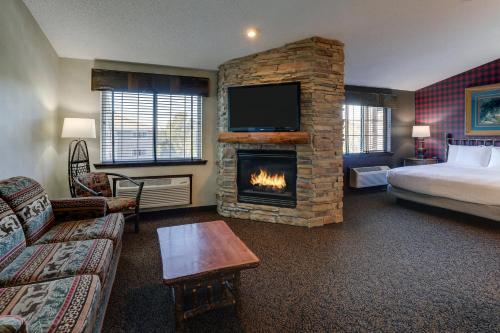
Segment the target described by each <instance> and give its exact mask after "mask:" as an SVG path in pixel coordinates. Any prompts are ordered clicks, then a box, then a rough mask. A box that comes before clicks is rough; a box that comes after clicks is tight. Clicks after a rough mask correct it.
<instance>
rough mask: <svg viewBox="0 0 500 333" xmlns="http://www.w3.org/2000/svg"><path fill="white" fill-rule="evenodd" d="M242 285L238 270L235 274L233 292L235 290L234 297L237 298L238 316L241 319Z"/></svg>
mask: <svg viewBox="0 0 500 333" xmlns="http://www.w3.org/2000/svg"><path fill="white" fill-rule="evenodd" d="M240 285H241V280H240V272H236V273H235V274H234V281H233V289H234V290H233V292H234V298H235V300H236V304H235V305H236V316H238V318H240V319H241V314H242V313H241V295H240Z"/></svg>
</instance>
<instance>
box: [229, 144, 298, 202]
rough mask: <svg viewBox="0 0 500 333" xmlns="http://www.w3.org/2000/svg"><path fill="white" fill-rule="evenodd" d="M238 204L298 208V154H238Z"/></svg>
mask: <svg viewBox="0 0 500 333" xmlns="http://www.w3.org/2000/svg"><path fill="white" fill-rule="evenodd" d="M237 155H238V170H237V186H238V201H239V202H247V203H254V204H259V205H269V206H278V207H295V206H296V205H297V188H296V186H297V153H296V152H295V151H290V150H238V152H237Z"/></svg>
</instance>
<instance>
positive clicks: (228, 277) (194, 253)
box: [157, 221, 260, 330]
mask: <svg viewBox="0 0 500 333" xmlns="http://www.w3.org/2000/svg"><path fill="white" fill-rule="evenodd" d="M157 232H158V239H159V241H160V250H161V259H162V264H163V283H164V284H166V285H167V286H169V287H171V288H172V292H173V295H174V299H175V319H176V328H177V329H179V330H182V329H183V327H184V326H183V325H184V321H185V320H186V319H189V318H192V317H194V316H196V315H198V314H200V313H203V312H206V311H209V310H213V309H218V308H221V307H224V306H230V305H234V306H235V307H236V313H237V314H239V312H240V307H241V300H240V293H239V287H240V271H242V270H244V269H249V268H255V267H257V266H258V265H259V263H260V260H259V258H257V256H256V255H255V254H254V253H253V252H252V251H250V249H249V248H248V247H247V246H246V245H245V243H243V242H242V241H241V239H239V238H238V236H236V235H235V234H234V233H233V231H232V230H231V229H230V228H229V226H228V225H227V224H226V222H224V221H214V222H205V223H195V224H186V225H179V226H174V227H166V228H160V229H158V230H157Z"/></svg>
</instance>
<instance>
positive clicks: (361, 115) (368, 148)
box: [343, 105, 391, 154]
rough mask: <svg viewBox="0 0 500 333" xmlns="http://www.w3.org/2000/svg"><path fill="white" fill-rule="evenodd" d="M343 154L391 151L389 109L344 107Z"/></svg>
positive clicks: (357, 106)
mask: <svg viewBox="0 0 500 333" xmlns="http://www.w3.org/2000/svg"><path fill="white" fill-rule="evenodd" d="M343 118H344V154H355V153H371V152H384V151H390V150H391V109H390V108H384V107H372V106H360V105H344V109H343Z"/></svg>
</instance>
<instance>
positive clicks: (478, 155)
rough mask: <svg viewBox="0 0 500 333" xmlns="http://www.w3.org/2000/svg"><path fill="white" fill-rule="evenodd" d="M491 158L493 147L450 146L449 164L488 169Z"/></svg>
mask: <svg viewBox="0 0 500 333" xmlns="http://www.w3.org/2000/svg"><path fill="white" fill-rule="evenodd" d="M490 157H491V146H460V145H450V146H449V150H448V163H450V164H454V165H459V166H468V167H487V166H488V164H489V163H490Z"/></svg>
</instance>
